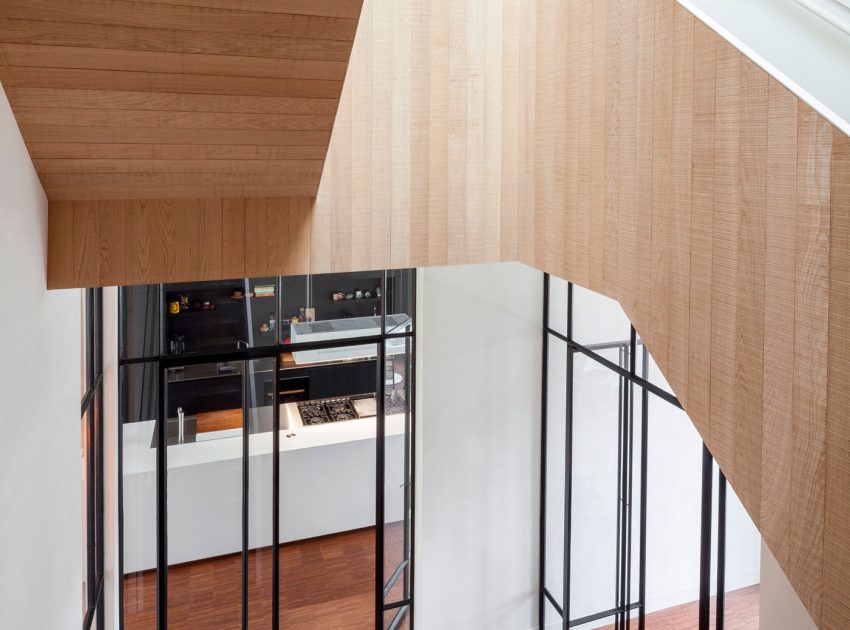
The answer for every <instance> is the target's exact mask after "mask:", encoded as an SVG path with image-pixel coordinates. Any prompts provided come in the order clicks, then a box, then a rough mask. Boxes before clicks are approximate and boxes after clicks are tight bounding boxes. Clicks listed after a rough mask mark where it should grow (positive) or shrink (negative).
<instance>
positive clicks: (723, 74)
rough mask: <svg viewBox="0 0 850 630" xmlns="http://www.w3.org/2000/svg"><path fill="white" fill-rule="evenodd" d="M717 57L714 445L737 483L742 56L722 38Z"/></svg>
mask: <svg viewBox="0 0 850 630" xmlns="http://www.w3.org/2000/svg"><path fill="white" fill-rule="evenodd" d="M716 59H717V69H716V73H717V74H716V78H715V81H716V88H715V98H716V105H715V119H714V178H715V179H714V225H713V230H712V239H713V243H712V285H713V287H712V295H711V302H712V306H711V435H710V439H709V448H710V449H711V453H712V455H714V457H715V458H717V460H718V462H719V463H720V465H721V467H722V468H723V472H724V473H725V474H726V477H727V478H728V479H729V480H730V481H731V482H732V483H733V485H734V479H735V475H734V473H735V471H734V468H733V462H734V452H735V385H736V383H735V376H736V375H735V341H736V339H735V269H736V264H737V256H736V250H737V241H738V211H739V208H738V204H739V201H740V200H739V198H738V140H739V136H738V133H739V115H740V110H741V107H740V75H741V54H740V53H739V52H738V51H737V50H735V49H734V48H732V46H730V45H729V44H727V43H726V42H721V43H719V44H718V47H717V56H716Z"/></svg>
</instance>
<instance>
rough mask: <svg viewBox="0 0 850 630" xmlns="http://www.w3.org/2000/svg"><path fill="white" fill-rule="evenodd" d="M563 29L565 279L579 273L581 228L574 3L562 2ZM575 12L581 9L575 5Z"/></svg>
mask: <svg viewBox="0 0 850 630" xmlns="http://www.w3.org/2000/svg"><path fill="white" fill-rule="evenodd" d="M558 10H559V14H558V22H559V30H558V41H559V43H560V47H561V50H563V52H562V53H561V54H562V55H563V59H564V64H563V66H562V72H563V75H562V76H561V78H560V79H559V81H564V82H565V83H566V85H561V84H560V83H559V84H558V85H557V86H556V89H557V90H558V95H559V99H560V100H561V101H562V102H563V108H564V118H565V120H564V128H563V133H564V136H563V138H562V139H561V144H560V145H559V147H558V156H559V157H560V162H561V163H562V164H563V166H562V167H561V168H560V169H558V171H557V172H556V173H555V176H556V177H557V178H558V186H559V200H558V202H559V205H560V208H559V215H560V216H561V217H562V219H563V222H562V223H561V224H560V227H559V229H560V231H561V238H562V241H561V245H559V251H558V254H559V258H558V265H557V267H556V268H557V269H558V271H559V274H560V275H561V277H563V278H575V277H576V276H577V274H578V268H579V266H578V264H577V257H576V248H577V247H578V244H579V242H580V241H581V239H580V233H579V230H578V224H579V222H578V216H579V213H578V191H579V179H580V178H579V161H580V155H579V152H580V146H579V145H580V143H579V134H580V131H579V118H580V116H581V114H580V111H581V107H580V105H579V103H580V100H581V93H580V90H579V87H578V77H579V76H580V75H581V69H580V68H581V66H582V63H585V60H583V59H582V54H583V51H582V38H581V33H580V30H579V26H580V25H579V20H578V19H577V16H575V15H573V14H571V12H570V4H569V3H562V4H560V5H559V8H558ZM573 10H574V11H576V10H577V9H575V8H573Z"/></svg>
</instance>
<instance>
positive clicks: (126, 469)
mask: <svg viewBox="0 0 850 630" xmlns="http://www.w3.org/2000/svg"><path fill="white" fill-rule="evenodd" d="M293 404H294V403H288V405H293ZM288 405H281V416H283V415H284V413H285V412H288V413H291V412H292V409H290V408H288ZM263 410H264V411H265V412H268V413H270V412H271V408H270V407H266V408H263ZM404 424H405V416H404V414H395V415H388V416H387V417H386V479H385V488H386V495H385V496H386V499H385V501H386V503H385V506H386V520H387V522H394V521H399V520H402V517H403V511H404V507H403V506H404V487H403V482H404ZM154 426H155V421H153V420H151V421H146V422H134V423H128V424H125V425H124V426H123V432H124V438H123V442H124V448H123V473H124V475H123V482H124V489H123V492H124V573H125V574H128V573H134V572H137V571H145V570H149V569H153V568H155V567H156V449H155V448H151V445H152V442H153V437H154ZM375 431H376V420H375V418H374V417H367V418H359V419H356V420H348V421H344V422H333V423H327V424H320V425H315V426H305V427H301V428H296V429H289V430H281V432H280V454H281V458H280V542H281V543H285V542H291V541H295V540H302V539H305V538H313V537H315V536H324V535H326V534H332V533H336V532H342V531H348V530H352V529H358V528H362V527H370V526H373V525H374V524H375ZM219 433H220V434H222V435H223V436H224V437H220V438H218V439H204V440H202V441H197V442H190V443H185V444H175V445H171V446H169V447H168V478H167V484H168V492H167V496H168V562H169V564H178V563H183V562H191V561H194V560H200V559H204V558H211V557H215V556H221V555H225V554H230V553H236V552H239V551H241V549H242V433H241V429H237V430H235V431H233V430H231V431H221V432H219ZM287 436H290V437H287ZM205 437H207V438H209V437H210V436H209V435H207V436H205ZM272 452H273V449H272V433H271V432H263V433H256V434H251V435H250V437H249V492H248V496H249V501H250V503H249V545H250V547H251V548H252V549H254V548H259V547H268V546H270V545H271V543H272V493H273V486H272Z"/></svg>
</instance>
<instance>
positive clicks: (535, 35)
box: [30, 0, 850, 630]
mask: <svg viewBox="0 0 850 630" xmlns="http://www.w3.org/2000/svg"><path fill="white" fill-rule="evenodd" d="M493 6H494V3H491V2H487V3H484V2H481V1H475V2H472V1H471V2H468V3H453V2H450V1H449V0H433V1H430V2H429V1H426V0H415V1H413V2H411V3H410V5H409V6H406V7H403V8H398V7H397V6H396V3H393V2H390V1H389V0H372V1H369V2H366V3H365V5H364V10H363V14H362V17H361V30H360V34H359V35H360V36H359V37H358V38H357V41H356V42H355V46H354V50H353V53H352V59H351V63H350V64H349V68H348V74H347V79H346V84H345V86H344V88H343V93H342V99H341V104H340V109H339V113H338V115H337V118H336V123H335V126H334V129H333V135H332V137H331V141H330V145H329V149H328V156H327V160H326V162H325V168H324V173H323V175H322V183H321V185H320V186H319V191H318V196H317V198H316V200H315V202H313V204H312V207H309V206H308V205H306V204H308V203H309V202H306V201H304V202H301V203H302V205H301V206H300V210H299V209H293V207H292V206H291V204H289V203H288V202H286V201H283V200H278V201H273V202H271V201H268V200H266V201H259V202H258V201H251V200H227V201H224V202H221V203H222V204H223V205H222V221H221V226H222V227H221V239H220V240H221V242H222V243H223V245H222V250H221V251H222V254H221V255H222V259H221V270H220V272H221V274H222V275H221V277H224V276H228V275H237V276H238V275H240V274H241V273H245V274H249V275H263V274H273V273H287V272H291V273H302V272H306V271H309V272H312V273H321V272H330V271H348V270H355V269H368V268H380V267H384V266H387V265H394V266H395V265H417V266H426V265H444V264H449V263H480V262H490V261H494V260H516V259H519V260H521V261H523V262H526V263H528V264H531V265H534V266H537V267H539V268H541V269H543V270H546V271H549V272H551V273H553V274H556V275H558V276H561V277H564V278H567V279H569V280H572V281H574V282H576V283H578V284H581V285H583V286H586V287H588V288H590V289H592V290H594V291H598V292H601V293H604V294H606V295H608V296H610V297H612V298H615V299H617V300H619V301H620V303H621V304H622V305H623V307H624V309H625V310H626V312H627V313H628V315H629V317H630V318H631V319H632V321H633V322H634V323H635V326H636V327H637V329H638V331H639V333H640V335H641V337H642V339H643V340H644V341H645V342H646V343H647V346H648V347H649V348H650V350H651V351H652V352H653V353H654V354H655V355H656V356H657V358H658V359H659V363H661V364H662V367H663V369H664V372H665V376H666V377H667V379H668V380H669V382H670V384H671V386H672V388H673V390H674V391H675V392H676V393H677V395H678V396H680V397H681V399H682V400H683V402H684V403H685V406H686V409H687V411H688V413H689V415H690V417H691V418H692V420H693V422H694V424H695V425H696V427H697V428H698V430H699V431H700V434H701V435H702V437H703V439H705V440H706V442H707V443H708V445H709V447H710V449H711V451H712V453H713V454H714V455H715V457H716V458H717V459H718V461H719V463H720V466H721V468H722V469H723V471H724V472H725V473H726V474H727V476H728V478H729V479H730V481H731V483H732V486H733V487H734V488H735V490H736V491H737V492H738V494H739V496H740V498H741V500H742V502H743V503H744V505H745V507H746V508H747V510H748V512H749V514H750V515H751V516H752V518H753V520H754V521H755V522H756V523H757V524H758V525H759V527H760V528H761V531H762V534H763V536H764V538H765V540H766V542H767V544H768V545H769V546H770V548H771V549H772V550H773V552H774V554H775V555H776V557H777V559H778V560H779V562H780V564H781V565H782V566H783V568H784V570H785V571H786V573H787V574H788V575H789V577H790V579H791V581H792V583H793V584H794V586H795V587H796V589H797V591H798V592H799V593H800V595H801V597H802V599H803V601H804V602H805V603H806V605H807V607H808V609H809V611H810V612H811V614H812V616H813V618H814V619H815V620H816V621H817V622H818V623H819V624H820V626H821V627H823V628H828V629H830V630H832V629H835V630H838V629H844V628H847V627H850V610H849V609H848V606H847V603H846V595H845V593H846V592H847V590H848V589H850V575H848V569H847V567H848V566H850V521H848V520H847V519H846V514H847V509H848V508H847V506H848V505H850V464H848V462H850V457H849V456H848V452H850V429H848V426H850V420H848V418H850V413H849V412H848V411H847V407H848V405H850V402H848V400H847V396H848V394H847V392H848V391H850V367H848V357H847V348H848V339H850V328H848V326H850V322H848V321H846V316H845V315H844V314H845V313H847V312H848V305H847V300H848V297H847V296H848V291H850V279H848V277H847V276H848V271H847V269H848V263H847V260H846V258H847V251H848V243H847V238H848V236H847V234H848V224H847V221H848V219H847V217H848V216H850V211H848V207H847V205H848V203H850V202H848V187H847V182H848V181H850V179H848V173H847V171H848V168H850V167H849V166H848V161H850V158H848V150H849V149H848V141H847V139H846V138H845V137H844V136H842V135H841V134H840V132H838V131H837V130H835V129H834V128H832V127H830V126H829V125H828V124H827V123H826V122H825V121H824V120H823V119H822V118H821V117H820V116H818V115H817V114H816V113H814V112H813V111H812V110H811V108H809V107H808V106H807V105H805V104H803V103H801V102H800V101H799V100H798V99H796V98H795V97H794V96H793V95H791V94H790V93H789V92H788V91H787V90H785V88H783V87H782V86H781V85H780V84H779V83H777V82H776V81H775V80H773V79H771V78H769V77H767V76H766V75H765V74H764V73H763V72H762V71H761V70H759V69H758V68H757V67H755V66H754V65H753V64H752V63H751V62H750V61H749V60H747V59H746V58H745V57H744V56H743V55H741V53H739V52H738V51H736V50H735V49H733V48H732V47H731V46H730V45H729V44H728V43H727V42H725V41H724V40H722V39H721V38H720V37H719V36H718V35H716V34H715V33H713V32H712V31H711V30H710V29H709V28H708V27H706V26H705V25H704V24H702V23H700V22H699V21H697V20H695V19H694V17H693V16H691V15H690V14H689V13H688V12H687V11H686V10H685V9H683V8H682V7H681V6H679V5H678V4H677V3H675V2H674V0H646V1H644V2H640V3H630V2H626V1H625V0H623V1H620V0H576V1H575V2H570V3H563V2H560V0H535V1H534V2H525V1H521V0H502V2H501V10H500V11H495V10H494V9H493ZM565 84H566V85H565ZM196 106H199V105H196ZM116 109H136V108H135V107H127V108H122V107H116ZM139 109H145V108H139ZM405 110H406V111H405ZM201 111H206V110H205V109H204V110H201ZM215 111H219V110H215ZM256 113H261V114H264V113H269V112H266V111H265V110H264V111H261V112H256ZM169 131H176V130H169ZM165 142H167V141H163V143H160V144H147V145H139V146H140V147H145V148H144V149H141V148H140V149H131V148H128V147H129V146H130V145H128V144H126V143H124V145H123V146H120V148H116V149H115V151H116V153H115V154H114V155H113V156H110V157H114V159H121V158H124V159H146V155H147V154H146V155H144V156H143V155H142V154H141V153H138V154H137V153H125V152H129V151H136V150H138V151H150V152H158V153H157V154H156V155H157V159H163V158H162V157H160V156H162V155H165V154H163V153H161V152H163V151H174V152H179V155H184V153H183V152H185V151H187V150H189V151H190V150H191V147H188V148H187V146H186V144H185V143H181V144H174V145H170V144H165ZM213 142H214V141H209V142H207V143H205V144H203V145H201V144H199V145H198V146H199V147H201V146H204V147H206V148H205V149H203V151H204V152H205V153H204V155H199V156H198V157H197V158H195V159H218V157H217V156H220V155H221V154H217V153H216V151H217V149H216V146H217V145H214V144H213ZM30 146H31V149H40V150H41V151H44V150H45V147H44V145H43V144H42V143H39V144H38V145H36V144H32V143H31V145H30ZM92 146H93V143H91V142H83V143H81V144H78V145H76V147H77V148H75V149H73V150H74V151H79V152H85V151H91V150H92V149H91V147H92ZM115 146H116V147H119V145H115ZM222 146H224V145H222ZM241 146H242V147H243V150H244V151H246V153H245V155H246V157H245V158H244V159H266V155H260V156H259V157H257V156H256V155H257V154H255V153H254V154H252V153H250V151H253V149H250V148H249V147H248V146H246V145H244V144H243V145H241ZM277 148H278V147H277V146H273V147H269V148H268V149H269V150H273V149H274V150H277ZM260 149H263V147H258V148H257V150H260ZM57 150H58V149H57ZM199 150H200V149H199ZM174 154H178V153H172V155H174ZM52 155H53V156H54V157H57V155H56V154H55V153H54V154H52ZM95 155H96V154H95ZM248 155H251V156H252V157H247V156H248ZM72 157H74V156H72ZM151 159H154V158H151ZM186 159H193V158H191V157H188V156H187V157H186ZM269 159H289V158H287V157H278V158H269ZM396 165H398V166H397V167H396ZM99 203H100V204H105V206H100V205H97V206H94V210H93V209H92V207H91V206H90V205H88V204H82V205H80V204H71V206H70V207H71V212H70V213H69V212H68V210H67V207H68V206H67V204H55V203H54V204H51V227H50V234H51V260H50V265H49V269H50V274H51V275H50V283H51V286H69V284H70V285H74V284H76V286H80V285H81V284H93V283H96V282H97V280H98V278H99V277H109V278H110V279H114V278H113V277H112V276H110V274H109V273H108V271H107V270H100V269H99V268H98V266H99V265H100V264H102V261H104V260H106V257H105V254H100V255H99V256H96V257H95V258H94V260H92V257H91V255H89V254H88V251H89V250H88V249H87V247H88V246H90V244H91V243H97V242H98V239H99V238H100V240H101V241H106V240H107V237H106V236H99V234H103V235H110V236H109V238H112V236H111V235H112V234H113V233H115V232H116V230H112V229H101V227H104V226H103V225H102V222H107V221H120V220H121V216H120V213H118V212H105V211H103V210H102V208H103V207H108V206H109V204H108V202H99ZM139 203H140V204H141V206H140V207H142V208H145V209H144V210H143V211H142V212H129V213H127V215H126V216H124V217H123V225H124V228H123V229H124V230H125V231H124V234H125V237H124V241H125V242H127V240H128V238H129V240H130V242H131V243H132V242H133V241H134V239H140V241H139V243H135V244H133V247H134V248H135V249H134V250H132V251H133V254H132V255H133V256H135V257H136V258H137V259H138V260H133V259H131V258H125V259H124V261H123V270H124V271H123V273H124V274H125V278H126V279H127V280H128V282H145V281H160V280H172V279H190V278H189V277H187V275H191V277H192V279H198V278H199V277H200V276H201V275H202V274H200V272H199V271H197V270H196V271H195V272H194V273H193V274H192V273H191V272H190V271H189V270H188V269H187V268H185V267H184V266H183V265H185V263H184V262H180V264H176V265H174V267H175V268H176V269H178V270H179V273H180V274H181V275H180V277H177V276H176V275H174V274H175V271H174V270H173V269H172V268H171V267H170V266H165V265H163V264H162V263H161V262H159V260H160V258H159V257H160V256H161V254H157V255H154V254H153V253H152V252H154V251H161V250H160V249H158V248H160V247H161V245H159V244H157V240H158V239H162V238H165V239H168V242H169V243H176V242H178V241H177V240H176V239H177V237H176V230H177V229H179V228H178V227H177V226H176V225H174V218H173V216H174V214H175V213H176V212H177V210H176V209H177V208H179V207H181V203H182V202H165V201H151V202H139ZM169 203H171V204H172V205H171V206H170V207H168V206H167V204H169ZM152 204H166V206H164V207H163V209H161V210H158V211H156V212H153V211H152V210H150V209H149V208H150V207H151V205H152ZM78 206H79V207H78ZM122 207H125V208H126V206H122ZM63 209H64V210H63ZM55 212H58V216H56V217H54V216H53V215H54V213H55ZM281 215H282V218H281ZM136 220H138V221H139V222H140V223H139V226H138V227H129V223H130V222H131V221H136ZM54 221H55V222H56V223H55V226H54ZM211 225H218V224H217V223H215V222H214V221H213V222H212V223H211ZM260 229H264V230H265V231H264V232H263V235H262V237H259V236H255V234H258V230H260ZM117 231H118V232H120V230H117ZM127 235H130V236H129V237H128V236H127ZM139 235H141V236H139ZM190 238H193V239H196V238H198V237H197V236H190ZM104 247H107V245H105V244H104V243H101V244H100V248H101V250H102V249H103V248H104ZM196 247H197V245H196ZM293 250H294V251H295V252H296V253H293ZM98 251H100V250H98ZM127 251H128V254H127V255H128V256H129V255H130V254H129V252H130V251H131V250H130V248H129V247H128V248H127ZM213 251H214V250H213ZM56 256H59V257H66V258H65V260H67V261H69V264H68V265H63V264H61V263H60V262H57V260H56V259H55V258H54V257H56ZM68 256H70V257H71V258H67V257H68ZM110 264H113V263H112V262H110ZM115 264H118V265H119V266H120V264H119V263H115ZM169 264H171V263H170V262H169ZM213 267H214V266H213ZM67 269H70V271H68V270H67ZM212 273H214V269H211V267H210V264H209V263H205V268H204V270H203V274H205V276H204V277H208V276H209V274H212Z"/></svg>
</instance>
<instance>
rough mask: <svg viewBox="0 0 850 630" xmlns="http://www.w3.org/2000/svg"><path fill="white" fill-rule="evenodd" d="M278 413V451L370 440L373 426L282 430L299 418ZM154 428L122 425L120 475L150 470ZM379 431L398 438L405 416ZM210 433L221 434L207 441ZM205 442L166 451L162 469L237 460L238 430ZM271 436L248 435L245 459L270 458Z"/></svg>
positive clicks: (291, 407)
mask: <svg viewBox="0 0 850 630" xmlns="http://www.w3.org/2000/svg"><path fill="white" fill-rule="evenodd" d="M280 408H281V409H280V417H281V430H280V452H286V451H295V450H299V449H307V448H319V447H327V446H333V445H338V444H345V443H348V442H357V441H363V440H374V439H375V433H376V425H377V422H376V418H375V417H374V416H372V417H366V418H358V419H356V420H346V421H341V422H329V423H326V424H319V425H312V426H295V425H290V426H291V427H292V428H284V427H285V426H286V424H285V423H284V418H286V417H292V415H293V412H294V414H295V415H296V416H297V417H298V419H299V424H300V414H298V407H297V403H285V404H282V405H281V406H280ZM254 411H255V412H256V413H257V414H258V415H261V416H264V415H266V414H267V415H268V416H269V418H270V417H271V415H272V414H271V407H261V408H259V409H256V410H254ZM269 424H270V422H269ZM155 425H156V421H155V420H147V421H143V422H130V423H126V424H124V425H123V433H124V475H129V474H138V473H146V472H153V471H154V470H156V449H155V448H151V444H152V442H153V437H154V428H155ZM385 431H386V435H387V436H392V435H402V434H404V431H405V414H403V413H399V414H392V415H388V416H386V429H385ZM212 434H222V435H221V436H220V437H218V436H216V437H215V439H213V438H212ZM201 435H204V434H201ZM287 436H289V437H287ZM205 437H206V439H203V438H202V439H200V440H199V441H196V442H187V443H184V444H174V445H170V446H169V447H168V468H169V469H172V468H178V467H181V466H197V465H202V464H206V463H211V462H217V461H222V460H228V459H241V457H242V430H241V429H230V430H225V431H215V432H210V433H207V434H206V435H205ZM272 437H273V436H272V432H271V431H264V432H260V433H252V434H251V435H250V438H249V444H248V451H249V455H250V457H256V456H261V455H267V454H271V453H272Z"/></svg>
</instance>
